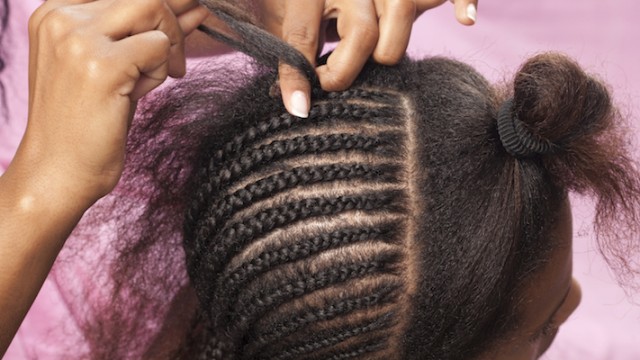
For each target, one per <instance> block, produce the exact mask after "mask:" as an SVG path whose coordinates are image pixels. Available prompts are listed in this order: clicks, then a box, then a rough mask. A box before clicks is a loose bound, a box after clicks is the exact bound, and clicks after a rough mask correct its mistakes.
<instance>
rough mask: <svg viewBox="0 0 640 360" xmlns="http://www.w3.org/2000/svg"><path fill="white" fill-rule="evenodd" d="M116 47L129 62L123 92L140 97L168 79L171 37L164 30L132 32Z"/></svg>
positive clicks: (124, 94)
mask: <svg viewBox="0 0 640 360" xmlns="http://www.w3.org/2000/svg"><path fill="white" fill-rule="evenodd" d="M114 47H115V52H116V53H117V54H121V58H126V59H127V63H128V64H130V65H128V67H127V68H126V69H125V73H126V74H127V78H126V80H125V82H124V83H123V84H122V85H121V87H120V95H123V96H129V97H130V98H131V100H132V101H137V100H138V99H140V98H141V97H143V96H144V95H146V94H147V93H148V92H149V91H151V90H153V89H155V88H156V87H158V86H159V85H160V84H162V83H163V82H164V81H165V80H166V78H167V76H168V74H169V66H168V62H169V54H170V47H171V41H170V40H169V38H168V37H167V35H166V34H165V33H164V32H162V31H159V30H154V31H148V32H144V33H141V34H137V35H133V36H130V37H127V38H124V39H122V40H120V41H118V42H116V43H115V44H114Z"/></svg>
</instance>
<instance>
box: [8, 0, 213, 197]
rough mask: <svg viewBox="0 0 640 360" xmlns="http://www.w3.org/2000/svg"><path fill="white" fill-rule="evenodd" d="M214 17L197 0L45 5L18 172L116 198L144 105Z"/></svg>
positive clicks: (180, 69) (36, 33) (56, 1)
mask: <svg viewBox="0 0 640 360" xmlns="http://www.w3.org/2000/svg"><path fill="white" fill-rule="evenodd" d="M207 15H208V12H207V11H206V10H205V9H204V8H202V7H200V6H199V5H198V4H197V2H196V1H194V0H167V2H165V1H164V0H100V1H92V0H49V1H47V2H45V3H44V4H43V5H42V6H40V8H38V9H37V10H36V11H35V12H34V14H33V15H32V16H31V18H30V20H29V37H30V59H29V85H30V94H29V122H28V125H27V131H26V133H25V136H24V139H23V141H22V144H21V146H20V149H19V150H18V153H17V155H16V158H15V160H14V163H17V164H15V165H14V164H12V167H13V168H16V167H19V165H20V164H22V168H26V169H27V170H29V169H30V171H28V172H30V174H29V175H30V176H29V177H30V178H34V177H40V178H46V179H47V183H48V184H49V185H50V186H53V188H54V189H56V185H63V186H64V187H66V188H68V189H73V192H74V193H75V194H76V195H80V196H84V198H86V200H87V202H89V203H91V202H92V201H95V200H97V199H98V198H99V197H101V196H103V195H105V194H106V193H108V192H109V191H110V190H111V189H113V187H114V186H115V185H116V183H117V182H118V180H119V178H120V175H121V173H122V168H123V162H124V150H125V143H126V137H127V131H128V127H129V122H130V120H131V118H132V114H133V112H134V110H135V106H136V101H137V100H138V99H140V98H141V97H142V96H144V95H145V94H147V93H148V92H149V91H151V90H152V89H153V88H155V87H157V86H158V85H160V84H161V83H162V82H164V80H165V79H166V78H167V76H173V77H179V76H182V75H184V73H185V58H184V42H183V41H184V36H185V34H188V33H190V32H191V31H193V30H194V29H195V28H196V27H197V26H198V25H199V24H200V23H201V22H202V21H203V20H204V18H205V17H206V16H207ZM10 170H11V168H10ZM14 170H15V169H14Z"/></svg>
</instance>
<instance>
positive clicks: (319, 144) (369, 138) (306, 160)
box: [184, 87, 414, 359]
mask: <svg viewBox="0 0 640 360" xmlns="http://www.w3.org/2000/svg"><path fill="white" fill-rule="evenodd" d="M410 114H411V110H410V109H409V107H408V106H407V101H405V100H403V98H402V97H401V96H400V95H399V94H397V93H394V92H391V91H383V90H380V89H371V88H357V87H356V88H353V89H351V90H348V91H345V92H341V93H330V94H325V95H324V96H323V97H321V98H320V99H318V100H317V102H316V103H314V106H313V107H312V110H311V113H310V116H309V118H308V119H300V118H296V117H293V116H291V115H288V114H271V115H270V116H267V117H265V119H264V120H262V119H254V120H252V121H248V122H245V123H246V124H247V125H248V126H247V127H245V128H244V129H243V131H239V132H237V133H235V134H234V135H233V136H232V137H231V138H229V139H228V140H226V141H221V142H220V144H221V145H220V146H217V147H216V148H213V149H212V150H211V152H210V154H211V155H210V157H209V159H208V160H206V161H205V160H203V162H202V165H203V166H202V168H201V170H200V171H199V172H197V175H196V176H197V183H196V184H195V187H196V189H197V190H196V191H195V195H194V197H193V200H192V202H191V205H190V208H189V209H187V213H186V224H185V240H184V246H185V252H186V255H187V271H188V273H189V277H190V279H191V282H192V285H193V287H194V289H195V291H196V294H197V296H198V299H199V302H200V307H201V311H202V313H203V314H206V315H208V316H207V319H208V322H210V325H211V338H213V339H215V342H216V344H218V343H220V344H232V345H231V347H232V349H231V350H226V351H230V352H231V353H232V355H233V356H234V358H238V359H257V358H264V359H294V358H299V357H306V356H312V357H314V358H315V357H321V358H331V359H349V358H360V357H362V356H369V355H372V354H374V353H375V354H376V356H378V357H387V358H393V357H395V356H398V355H397V353H398V349H397V347H399V344H400V342H401V339H399V337H398V336H399V335H400V333H401V332H400V328H399V327H400V326H402V324H403V323H404V322H406V319H403V318H402V317H399V315H398V314H402V313H406V311H404V310H405V309H406V307H407V306H409V305H408V304H407V301H408V299H407V297H406V293H407V289H408V288H409V287H410V285H408V284H407V280H406V277H405V272H406V269H407V268H408V267H410V266H409V265H408V264H407V262H408V261H409V258H408V255H407V248H406V241H407V237H408V236H409V234H410V231H409V230H408V227H410V225H411V222H410V221H409V219H410V218H411V212H412V211H414V209H413V208H412V203H413V201H412V200H411V199H410V196H411V192H410V191H409V187H410V184H408V180H407V179H409V178H410V176H409V171H411V168H410V166H409V165H408V164H409V163H410V162H411V161H413V160H411V159H410V158H411V155H412V154H411V149H410V148H411V144H410V139H409V138H410V136H409V133H410V127H409V126H408V123H409V117H410ZM403 294H404V295H403ZM209 348H211V347H210V346H209ZM214 350H215V351H217V352H220V351H222V350H220V349H214ZM209 352H212V351H209ZM365 354H366V355H365Z"/></svg>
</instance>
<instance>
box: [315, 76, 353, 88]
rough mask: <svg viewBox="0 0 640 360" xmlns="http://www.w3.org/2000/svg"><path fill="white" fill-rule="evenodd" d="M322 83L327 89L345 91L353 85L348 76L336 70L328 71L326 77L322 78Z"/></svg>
mask: <svg viewBox="0 0 640 360" xmlns="http://www.w3.org/2000/svg"><path fill="white" fill-rule="evenodd" d="M320 83H321V84H322V88H323V89H324V90H326V91H343V90H346V89H347V88H349V86H351V80H350V79H349V77H348V76H346V75H343V74H336V73H335V72H330V73H327V74H326V76H325V77H324V79H320Z"/></svg>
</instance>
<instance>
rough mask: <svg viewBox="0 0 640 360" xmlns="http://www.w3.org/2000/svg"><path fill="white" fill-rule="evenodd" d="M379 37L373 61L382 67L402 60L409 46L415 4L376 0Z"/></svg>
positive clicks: (408, 1)
mask: <svg viewBox="0 0 640 360" xmlns="http://www.w3.org/2000/svg"><path fill="white" fill-rule="evenodd" d="M375 6H376V11H377V13H378V19H379V20H378V22H379V25H378V26H379V28H380V37H379V39H378V43H377V45H376V48H375V50H374V51H373V59H374V60H375V61H376V62H378V63H380V64H384V65H394V64H396V63H398V61H400V59H402V56H404V53H405V52H406V51H407V46H409V37H410V35H411V28H412V26H413V21H414V20H415V18H416V4H415V2H414V1H413V0H393V1H386V0H376V1H375Z"/></svg>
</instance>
